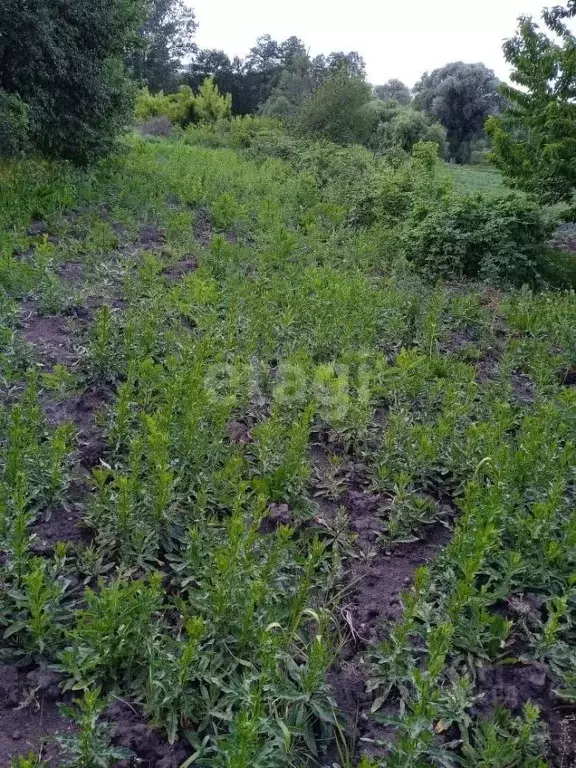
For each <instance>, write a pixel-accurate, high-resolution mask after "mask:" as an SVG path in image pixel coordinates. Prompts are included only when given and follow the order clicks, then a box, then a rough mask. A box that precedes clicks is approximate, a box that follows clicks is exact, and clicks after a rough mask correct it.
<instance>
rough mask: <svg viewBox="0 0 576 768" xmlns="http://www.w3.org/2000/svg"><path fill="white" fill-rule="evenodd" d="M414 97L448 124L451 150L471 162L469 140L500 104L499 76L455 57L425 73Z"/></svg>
mask: <svg viewBox="0 0 576 768" xmlns="http://www.w3.org/2000/svg"><path fill="white" fill-rule="evenodd" d="M414 100H415V104H416V106H417V107H418V108H419V109H422V110H423V111H424V112H426V113H427V114H428V115H430V117H432V118H434V120H438V121H439V122H440V123H442V125H443V126H444V127H445V128H446V131H447V133H448V143H449V146H450V154H451V156H452V158H454V160H456V161H457V162H459V163H465V162H468V160H469V157H470V151H471V150H470V143H471V141H472V140H473V139H475V138H477V137H478V136H480V135H481V134H482V132H483V130H484V123H485V121H486V118H487V117H488V116H489V115H493V114H495V113H496V112H497V111H498V110H499V108H500V96H499V94H498V80H497V78H496V76H495V75H494V72H493V71H492V70H491V69H488V68H487V67H485V66H484V64H465V63H464V62H462V61H456V62H453V63H451V64H446V66H445V67H442V68H441V69H435V70H434V71H433V72H432V73H430V74H428V73H426V74H424V75H423V76H422V78H421V80H420V81H419V82H418V83H417V84H416V85H415V87H414Z"/></svg>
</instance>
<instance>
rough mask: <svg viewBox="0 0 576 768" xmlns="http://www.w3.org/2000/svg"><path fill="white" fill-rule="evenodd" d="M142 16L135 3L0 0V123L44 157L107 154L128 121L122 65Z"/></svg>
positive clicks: (129, 95)
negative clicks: (19, 131) (21, 133)
mask: <svg viewBox="0 0 576 768" xmlns="http://www.w3.org/2000/svg"><path fill="white" fill-rule="evenodd" d="M144 15H145V6H144V4H143V1H142V0H75V2H74V3H63V2H56V1H55V0H29V1H28V2H22V0H3V3H2V14H1V15H0V95H1V94H2V92H3V93H4V95H3V96H2V98H0V108H2V105H4V115H3V116H0V124H2V123H3V124H6V121H7V120H8V122H12V123H14V119H15V118H17V119H18V120H19V124H20V126H21V127H22V128H25V129H26V131H27V138H28V139H29V141H30V143H31V145H32V146H33V147H34V148H35V149H37V150H39V151H41V152H43V153H44V154H47V155H51V156H59V157H65V158H69V159H71V160H74V161H76V162H87V161H89V160H92V159H94V158H95V157H98V156H100V155H102V154H103V153H105V152H107V151H109V150H110V148H111V147H112V145H113V142H114V140H115V138H116V136H117V134H118V132H119V131H121V130H122V129H123V127H124V126H125V125H126V124H127V123H128V122H129V120H130V115H131V111H132V105H133V95H134V89H133V87H132V85H131V83H130V81H129V80H128V79H127V77H126V72H125V68H124V61H123V60H124V56H125V54H126V51H127V50H130V49H131V47H132V46H133V45H134V44H135V41H136V31H137V29H138V26H139V25H140V24H141V23H142V20H143V19H144ZM6 94H8V95H10V96H11V98H8V96H7V95H6ZM17 99H20V100H21V102H22V105H23V106H22V107H21V108H20V110H19V109H18V108H17V101H16V100H17ZM6 110H8V111H6ZM24 112H25V113H26V120H24ZM24 122H26V123H27V125H26V126H24Z"/></svg>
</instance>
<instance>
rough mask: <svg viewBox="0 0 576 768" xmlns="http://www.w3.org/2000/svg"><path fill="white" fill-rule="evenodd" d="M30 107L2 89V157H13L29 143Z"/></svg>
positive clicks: (0, 130) (0, 121)
mask: <svg viewBox="0 0 576 768" xmlns="http://www.w3.org/2000/svg"><path fill="white" fill-rule="evenodd" d="M28 128H29V121H28V106H27V105H26V104H25V103H24V102H23V101H22V100H21V99H20V98H18V96H14V95H13V94H11V93H7V92H6V91H3V90H2V89H0V155H1V156H2V157H13V156H14V155H17V154H19V153H20V152H22V150H24V149H25V148H26V145H27V143H28Z"/></svg>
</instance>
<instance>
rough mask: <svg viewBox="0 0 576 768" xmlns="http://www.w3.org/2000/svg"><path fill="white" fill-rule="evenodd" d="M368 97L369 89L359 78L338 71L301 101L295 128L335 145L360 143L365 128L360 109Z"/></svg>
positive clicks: (369, 94)
mask: <svg viewBox="0 0 576 768" xmlns="http://www.w3.org/2000/svg"><path fill="white" fill-rule="evenodd" d="M370 98H371V89H370V86H369V85H368V84H367V83H366V82H364V80H362V78H360V77H356V76H351V75H350V74H348V72H347V71H346V69H344V68H342V69H339V70H337V71H335V72H333V73H331V74H330V75H329V76H328V77H327V78H326V80H325V82H324V83H323V84H322V85H321V86H320V87H319V88H317V89H316V91H314V93H313V94H312V96H311V97H310V98H309V99H308V100H307V101H306V102H304V104H303V105H302V109H301V110H300V113H299V116H298V125H299V128H300V130H301V131H302V132H304V133H308V134H310V135H313V136H319V137H322V138H326V139H330V140H331V141H335V142H336V143H338V144H349V143H352V142H360V141H362V140H363V139H364V138H365V135H366V130H367V125H368V123H367V119H366V116H365V114H364V113H363V111H362V107H364V105H365V104H367V103H368V101H370Z"/></svg>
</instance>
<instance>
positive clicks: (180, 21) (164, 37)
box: [128, 0, 198, 91]
mask: <svg viewBox="0 0 576 768" xmlns="http://www.w3.org/2000/svg"><path fill="white" fill-rule="evenodd" d="M146 1H147V3H148V6H147V8H148V17H147V19H146V21H145V22H144V24H143V25H142V26H141V27H140V31H139V35H140V38H141V43H140V46H139V47H138V49H136V50H134V51H133V52H132V53H131V55H130V56H129V57H128V66H129V67H130V70H131V72H132V74H133V76H134V78H135V79H136V80H138V81H139V82H141V83H144V84H146V85H147V86H148V88H150V90H152V91H159V90H161V89H163V90H172V89H173V88H174V87H175V86H176V85H177V83H178V70H179V68H180V65H181V61H182V59H183V58H184V57H185V56H189V55H190V54H192V53H195V52H196V50H197V46H196V44H195V42H194V35H195V34H196V28H197V26H198V25H197V23H196V17H195V15H194V11H193V10H192V9H191V8H189V7H188V6H186V5H185V3H184V0H146Z"/></svg>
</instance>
